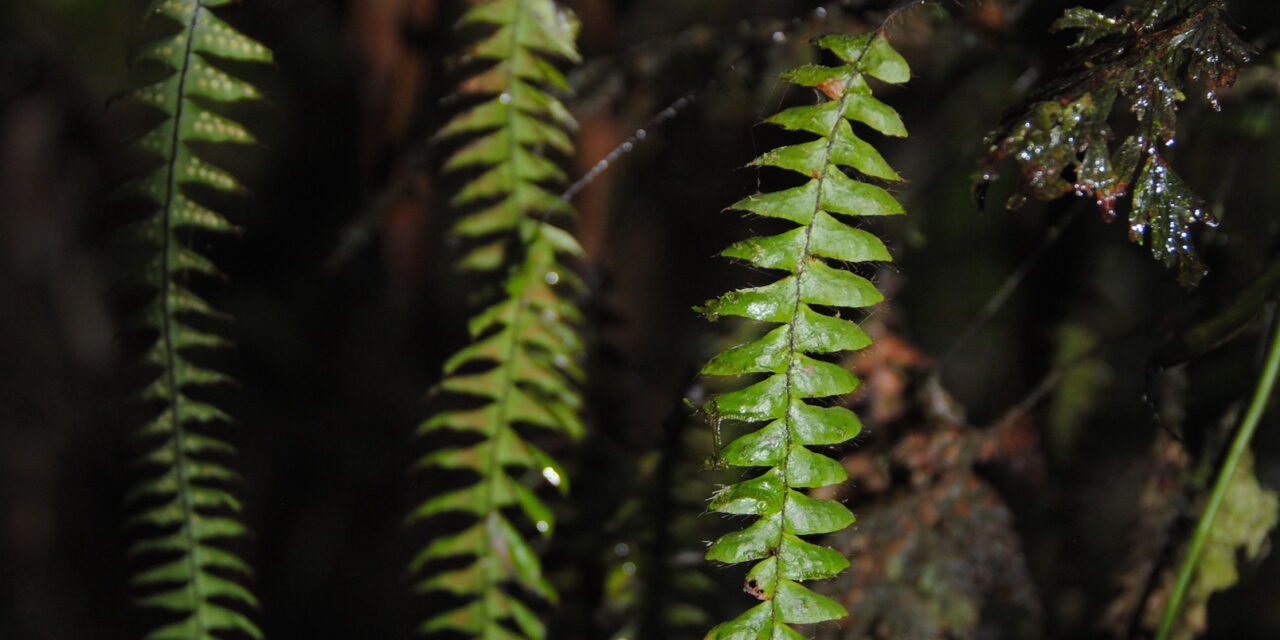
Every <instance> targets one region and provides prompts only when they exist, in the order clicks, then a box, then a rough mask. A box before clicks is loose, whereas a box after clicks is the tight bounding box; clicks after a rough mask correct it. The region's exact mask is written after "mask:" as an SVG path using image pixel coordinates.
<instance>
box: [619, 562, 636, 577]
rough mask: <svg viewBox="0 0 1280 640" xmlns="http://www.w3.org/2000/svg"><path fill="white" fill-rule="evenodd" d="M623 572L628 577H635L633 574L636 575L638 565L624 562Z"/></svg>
mask: <svg viewBox="0 0 1280 640" xmlns="http://www.w3.org/2000/svg"><path fill="white" fill-rule="evenodd" d="M622 572H623V573H625V574H627V575H633V574H635V572H636V563H634V562H624V563H622Z"/></svg>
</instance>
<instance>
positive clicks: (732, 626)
mask: <svg viewBox="0 0 1280 640" xmlns="http://www.w3.org/2000/svg"><path fill="white" fill-rule="evenodd" d="M818 45H819V46H820V47H822V48H823V49H826V50H828V51H830V52H831V53H833V54H834V55H835V56H836V57H837V58H839V59H840V60H841V61H842V62H844V64H842V65H839V66H834V67H828V66H819V65H806V66H802V67H799V68H796V69H793V70H791V71H788V72H787V73H785V74H784V75H783V77H784V78H785V79H786V80H788V81H790V82H791V83H793V84H796V85H799V86H802V87H813V88H816V89H817V91H818V93H820V94H821V95H823V96H825V97H826V98H827V99H826V100H823V101H822V102H820V103H818V104H815V105H810V106H800V107H794V108H790V109H786V110H784V111H782V112H781V113H778V114H777V115H775V116H773V117H771V118H769V119H767V120H766V121H765V122H768V123H770V124H774V125H777V126H780V127H783V128H785V129H789V130H793V131H798V132H805V133H810V134H814V135H816V136H818V137H817V138H816V139H814V140H811V141H809V142H804V143H801V144H795V145H790V146H784V147H780V148H778V149H774V150H772V151H769V152H767V153H765V154H763V155H761V156H760V157H758V158H756V159H755V160H754V161H753V162H752V164H753V165H756V166H769V167H777V168H780V169H785V170H788V171H794V172H796V173H799V174H800V175H801V176H803V177H804V178H806V179H807V182H805V183H804V184H803V185H801V186H798V187H794V188H790V189H785V190H782V191H776V192H772V193H762V194H757V195H753V196H750V197H747V198H745V199H743V200H741V201H739V202H738V203H737V204H735V205H733V207H731V208H732V209H736V210H741V211H747V212H751V213H754V214H757V215H760V216H765V217H769V218H780V219H782V220H787V221H790V222H793V223H795V224H797V225H798V226H796V227H794V228H792V229H790V230H789V231H786V232H784V233H780V234H778V235H774V236H769V237H757V238H751V239H749V240H744V241H742V242H738V243H736V244H733V245H731V246H730V247H728V248H727V249H725V250H724V251H723V252H722V254H721V255H724V256H727V257H730V258H737V259H740V260H745V261H747V262H750V263H751V264H753V265H755V266H756V267H760V268H762V269H771V270H779V271H782V272H785V273H786V274H787V275H785V276H784V277H782V278H781V279H779V280H777V281H776V282H774V283H773V284H769V285H765V286H762V287H754V288H749V289H741V290H737V291H731V292H729V293H726V294H724V295H723V296H720V297H719V298H717V299H714V300H711V301H709V302H708V303H707V304H706V305H705V306H704V307H703V308H702V309H701V311H702V312H703V313H704V314H705V315H706V317H707V318H708V319H710V320H715V319H717V318H719V317H721V316H741V317H745V318H750V319H752V320H757V321H759V322H766V323H777V324H778V325H779V326H777V327H774V328H773V329H771V330H769V331H768V332H767V333H765V334H764V336H763V337H761V338H759V339H756V340H752V341H750V342H747V343H745V344H741V345H738V346H736V347H732V348H730V349H728V350H726V351H724V352H722V353H720V354H719V355H717V356H715V357H714V358H712V359H711V361H710V362H708V363H707V365H706V366H705V367H703V369H702V373H703V374H704V375H713V376H738V375H753V376H756V375H763V376H764V377H763V378H762V379H760V380H759V381H757V382H755V383H753V384H750V385H748V386H746V387H744V388H742V389H739V390H737V391H732V392H728V393H724V394H721V395H718V396H716V397H715V398H713V399H711V400H710V401H708V402H707V403H706V404H705V405H704V406H703V410H704V411H705V412H706V413H707V414H708V415H709V416H710V417H711V419H713V420H735V421H742V422H749V423H758V422H767V424H765V425H764V426H763V427H761V428H759V429H758V430H756V431H753V432H751V433H747V434H746V435H743V436H741V437H739V438H737V439H736V440H734V441H732V442H730V443H729V444H728V445H726V446H725V447H724V449H723V451H722V452H721V459H722V461H723V462H724V463H726V464H728V465H733V466H739V467H764V468H765V471H764V472H763V473H760V474H759V475H757V476H755V477H753V478H751V479H749V480H745V481H742V482H739V483H737V484H733V485H730V486H727V487H724V488H722V489H720V490H719V491H717V492H716V493H715V495H714V496H713V497H712V499H711V503H710V508H711V509H712V510H714V511H718V512H721V513H728V514H745V515H752V516H756V519H755V521H754V522H752V523H751V524H750V525H749V526H747V527H746V528H745V529H743V530H740V531H734V532H731V533H728V534H726V535H724V536H722V537H721V538H720V539H719V540H717V541H716V542H715V543H714V544H712V545H711V547H710V549H708V550H707V553H706V557H707V559H708V560H713V561H718V562H724V563H739V562H747V561H756V564H755V565H754V566H753V567H752V568H751V570H750V571H748V572H747V576H746V582H745V587H744V588H745V590H746V591H747V592H748V593H750V594H751V595H753V596H755V597H756V598H758V599H760V600H762V601H763V602H761V603H760V604H758V605H756V606H755V607H752V608H751V609H749V610H748V611H746V612H745V613H743V614H742V615H740V616H738V617H737V618H735V619H733V620H731V621H729V622H725V623H723V624H720V625H718V626H716V627H715V628H713V629H712V630H711V631H710V632H709V633H708V634H707V636H706V637H707V639H708V640H713V639H714V640H731V639H732V640H748V639H750V640H761V639H771V640H779V639H782V638H801V637H802V636H800V634H798V633H797V632H796V631H795V630H793V629H792V628H791V627H790V626H788V625H790V624H804V623H815V622H822V621H826V620H834V619H838V618H841V617H844V615H845V610H844V608H843V607H841V606H840V605H839V604H838V603H836V602H835V601H833V600H830V599H829V598H826V597H825V596H821V595H818V594H817V593H814V592H813V591H810V590H809V589H808V588H806V587H804V586H802V585H801V584H799V582H798V581H800V580H815V579H821V578H830V577H832V576H834V575H836V574H838V573H840V572H841V571H843V570H844V569H845V568H846V567H847V566H848V565H849V562H848V560H846V559H845V558H844V556H842V555H841V554H840V553H838V552H836V551H834V550H832V549H830V548H827V547H824V546H820V545H817V544H813V543H811V542H808V541H806V540H804V539H803V538H801V536H805V535H811V534H823V533H830V532H833V531H838V530H841V529H843V528H845V527H847V526H849V525H850V524H852V523H853V520H854V518H853V514H851V513H850V512H849V510H848V509H846V508H845V507H844V506H843V505H841V504H839V503H837V502H835V501H832V500H825V499H822V500H820V499H814V498H810V497H808V496H805V495H804V494H803V493H801V492H799V491H797V490H796V489H800V488H804V487H821V486H826V485H831V484H836V483H839V482H843V481H844V480H845V479H846V478H847V475H846V473H845V471H844V468H843V467H842V466H841V465H840V463H839V462H837V461H835V460H832V459H830V458H828V457H826V456H824V455H821V454H819V453H816V452H814V451H812V450H810V449H809V446H813V445H833V444H839V443H842V442H846V441H848V440H850V439H852V438H853V437H855V436H856V435H857V434H858V432H859V430H860V428H861V424H860V422H859V421H858V418H857V416H855V415H854V414H853V412H851V411H849V410H848V409H845V408H843V407H840V406H829V405H830V402H823V401H822V399H825V398H833V397H838V396H841V395H844V394H846V393H849V392H851V391H853V390H854V388H855V387H856V386H857V383H858V381H857V379H856V378H854V376H853V374H851V373H849V372H848V371H846V370H845V369H844V368H842V367H840V366H837V365H836V364H832V363H831V362H828V361H827V359H824V356H828V355H829V354H836V353H839V352H841V351H847V350H855V349H861V348H863V347H865V346H867V345H868V344H870V338H869V337H868V336H867V335H866V333H864V332H863V331H862V329H860V328H859V327H858V325H857V324H856V323H854V322H853V321H851V320H848V319H845V318H842V317H840V315H839V313H838V312H835V311H833V310H832V309H831V308H833V307H836V308H839V307H848V308H855V307H867V306H870V305H873V304H875V303H877V302H879V301H880V300H881V299H882V296H881V294H880V293H879V291H877V290H876V288H875V287H874V286H873V285H872V284H871V283H870V282H869V281H867V280H866V279H865V278H862V277H861V276H858V275H855V274H854V273H851V272H849V271H846V270H844V269H840V268H837V265H838V264H840V263H856V262H867V261H887V260H889V259H890V257H889V253H888V251H887V250H886V249H885V246H884V244H883V243H882V242H881V241H880V240H879V239H877V238H876V237H875V236H874V235H872V234H870V233H868V232H866V231H863V230H860V229H855V228H852V227H851V226H850V225H849V223H848V221H846V220H842V219H840V218H837V217H836V216H837V215H839V216H854V217H856V216H882V215H894V214H900V213H903V209H902V207H901V205H899V204H898V202H897V201H896V200H895V199H894V198H893V196H891V195H889V193H888V192H886V191H885V190H884V189H882V188H880V187H878V186H876V185H874V184H871V183H869V182H864V181H861V180H858V179H855V178H853V177H850V176H849V175H848V174H846V173H845V170H846V168H848V169H853V170H854V171H856V172H858V173H860V174H863V175H865V176H869V177H871V178H876V179H879V180H885V181H897V180H900V178H899V177H898V174H897V173H895V172H894V171H893V169H891V168H890V167H889V165H888V164H887V163H886V162H885V161H884V159H883V158H882V157H881V156H880V154H879V153H878V152H877V151H876V150H875V149H874V148H873V147H872V146H871V145H870V144H868V143H867V142H864V141H863V140H862V139H860V138H859V137H858V136H857V135H856V134H855V133H854V131H853V127H852V125H851V122H852V121H857V122H861V123H863V124H865V125H867V126H869V127H871V128H872V129H875V130H877V131H879V132H880V133H883V134H886V135H891V136H905V135H906V130H905V129H904V128H903V126H902V122H901V120H900V119H899V118H898V115H897V114H896V113H895V112H894V111H893V109H891V108H890V107H888V106H886V105H885V104H884V103H882V102H880V101H879V100H877V99H875V98H873V97H872V96H871V90H870V88H869V87H868V85H867V81H866V77H865V76H871V77H873V78H877V79H879V80H882V81H885V82H890V83H901V82H906V81H907V79H908V78H909V75H910V72H909V69H908V68H907V64H906V62H905V61H904V60H903V59H902V57H901V56H900V55H898V53H897V52H895V51H894V50H893V49H892V48H891V47H890V46H889V44H888V43H887V42H886V41H885V39H884V37H883V35H882V34H879V33H877V34H868V35H862V36H857V37H855V36H846V35H829V36H825V37H823V38H821V39H819V40H818ZM807 400H812V402H810V401H807Z"/></svg>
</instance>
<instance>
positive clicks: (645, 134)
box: [636, 129, 649, 140]
mask: <svg viewBox="0 0 1280 640" xmlns="http://www.w3.org/2000/svg"><path fill="white" fill-rule="evenodd" d="M647 137H649V132H648V131H645V130H644V129H636V140H644V139H645V138H647Z"/></svg>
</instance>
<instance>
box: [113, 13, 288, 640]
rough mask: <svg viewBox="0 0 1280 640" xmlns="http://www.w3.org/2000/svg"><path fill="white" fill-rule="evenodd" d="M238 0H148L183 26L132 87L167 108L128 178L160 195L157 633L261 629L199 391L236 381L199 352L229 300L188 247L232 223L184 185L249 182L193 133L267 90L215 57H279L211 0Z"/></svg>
mask: <svg viewBox="0 0 1280 640" xmlns="http://www.w3.org/2000/svg"><path fill="white" fill-rule="evenodd" d="M228 1H229V0H161V1H159V2H155V3H154V4H152V5H151V7H150V9H149V12H148V15H152V14H154V15H158V16H163V17H164V18H166V19H168V20H171V21H172V22H173V23H176V24H175V27H176V30H174V31H172V32H170V33H168V34H167V35H165V36H162V37H161V38H160V39H158V40H156V41H154V42H151V43H149V44H147V45H146V46H144V47H143V48H142V49H141V50H139V51H138V53H137V54H136V56H135V60H137V61H139V62H142V61H147V62H150V63H155V64H158V65H160V66H162V67H164V68H165V69H166V72H165V75H164V78H163V79H161V80H159V81H158V82H155V83H153V84H149V85H146V86H143V87H140V88H138V89H135V90H133V91H131V92H130V93H129V94H128V96H127V97H128V99H129V100H130V101H131V102H135V103H139V104H142V105H146V106H147V107H151V108H154V109H158V110H159V111H160V112H161V113H162V114H163V115H164V119H163V120H162V121H161V122H160V123H159V124H158V125H156V126H155V127H154V128H152V129H151V130H149V131H148V132H147V133H145V134H143V135H142V136H140V137H139V138H138V139H136V140H135V141H134V142H133V143H132V144H131V145H130V149H131V150H132V151H134V152H136V153H139V154H141V155H143V156H146V157H149V158H154V159H156V160H158V161H159V162H158V163H157V165H156V166H155V168H154V169H152V170H151V171H150V172H149V173H148V174H146V175H145V176H144V177H142V178H141V179H139V180H137V181H135V182H133V183H131V184H130V185H128V186H127V187H126V188H125V193H126V195H129V196H133V197H136V198H140V199H141V200H143V201H146V202H147V203H148V205H149V206H150V207H152V208H150V209H149V210H150V213H149V215H147V217H145V218H143V219H141V220H139V221H137V222H134V223H132V224H131V225H130V226H129V227H128V228H127V229H126V230H125V235H126V236H128V237H129V238H130V239H131V240H133V241H134V242H136V243H138V244H141V245H142V246H143V247H146V248H147V249H148V250H149V251H148V253H149V254H150V258H149V259H148V261H147V262H146V263H145V265H144V266H143V267H142V268H141V269H140V270H139V271H138V274H137V276H136V284H138V285H141V286H143V287H145V288H147V289H148V290H151V291H153V294H152V295H151V296H150V298H149V301H148V302H147V303H146V305H145V306H144V307H143V308H142V310H141V312H140V313H139V315H138V318H137V324H138V325H140V327H141V328H142V329H144V330H146V331H148V332H154V334H155V336H154V341H153V342H151V343H150V345H149V346H148V347H147V349H146V351H145V354H144V356H143V359H144V362H145V364H146V365H147V367H148V368H150V369H154V370H156V371H157V374H156V377H155V379H154V380H153V381H152V382H151V383H150V384H149V385H148V386H147V387H146V388H145V389H144V390H143V392H142V399H143V401H144V402H145V403H146V404H147V405H148V406H153V407H154V408H155V409H156V410H158V412H159V413H158V414H157V415H156V416H155V417H154V418H153V419H152V420H151V421H149V422H147V423H146V424H145V425H143V426H142V428H141V429H140V430H139V431H138V433H137V435H138V438H139V439H140V440H141V442H142V443H143V446H144V447H145V449H144V452H143V453H142V454H141V456H140V458H139V460H138V465H139V466H140V467H141V468H143V469H145V472H146V473H147V474H148V475H147V476H146V477H145V478H144V479H142V480H141V481H139V482H138V483H137V484H136V485H135V486H134V487H133V488H132V490H131V491H130V493H129V495H128V496H127V498H126V500H127V502H128V503H129V504H130V505H131V506H132V507H133V508H134V510H135V511H136V513H135V515H134V516H133V517H132V518H131V519H130V521H129V524H130V526H131V527H132V528H134V529H136V530H137V531H138V532H139V534H138V537H139V539H138V541H137V542H135V543H134V544H133V546H132V547H130V549H129V554H130V556H131V557H134V558H138V559H139V560H140V561H142V562H144V563H145V564H146V565H147V566H146V568H144V569H143V570H141V571H140V572H138V573H137V574H135V575H134V576H133V584H134V585H135V586H136V587H137V588H138V589H139V590H140V591H141V592H142V593H143V595H142V596H141V597H139V599H138V603H139V605H140V606H142V607H144V608H149V609H160V610H165V611H168V612H171V613H173V614H175V616H176V617H175V618H173V619H172V621H170V622H168V623H166V624H163V626H160V627H158V628H156V629H154V630H152V631H151V632H150V633H149V634H148V635H147V636H146V637H147V638H151V639H155V640H165V639H172V640H212V639H214V638H217V637H233V636H234V635H238V634H248V635H249V636H252V637H255V638H260V637H262V633H261V632H260V631H259V629H258V627H257V626H256V625H255V624H254V623H253V622H252V621H251V620H249V618H248V617H246V616H245V614H244V613H243V611H242V610H243V609H244V608H246V607H256V606H257V600H256V599H255V598H254V596H253V595H252V594H251V593H250V592H249V591H248V589H246V588H245V587H244V586H242V585H241V584H239V583H238V582H237V581H236V576H237V575H241V576H244V575H247V574H248V573H249V567H248V565H246V564H245V562H244V561H243V560H241V559H240V558H239V557H238V556H236V555H235V554H234V553H232V552H230V551H228V550H227V549H224V548H222V547H220V546H219V543H225V542H227V541H229V540H232V539H235V538H240V537H243V536H244V535H245V533H246V530H245V528H244V526H243V525H242V524H241V523H240V522H239V520H238V518H237V514H238V512H239V511H240V503H239V501H238V500H237V499H236V498H235V497H234V496H233V495H232V494H231V493H230V491H229V488H228V485H229V484H230V483H232V482H233V481H234V479H235V474H234V473H233V472H232V471H230V470H229V469H227V468H226V467H225V466H224V465H223V464H222V463H221V462H220V461H221V460H223V459H225V457H226V456H227V455H229V454H232V453H234V449H233V448H232V447H231V445H229V444H227V443H226V442H224V441H223V440H222V439H221V438H219V437H218V436H217V435H216V434H215V433H213V432H211V429H212V430H214V431H216V429H217V425H219V424H222V425H226V424H228V423H230V417H229V416H228V415H227V414H226V413H225V412H224V411H223V410H222V409H220V408H219V407H217V406H215V405H214V404H212V403H210V402H209V401H208V400H207V399H203V398H201V397H200V395H201V394H200V391H199V390H200V389H206V388H210V387H216V386H222V385H227V384H229V383H231V382H232V381H231V378H230V377H229V376H227V375H226V374H224V373H222V372H220V371H217V370H214V369H211V368H208V367H206V366H202V365H200V364H197V363H196V362H195V361H193V360H192V354H193V353H198V352H199V351H201V350H209V349H224V348H227V347H229V346H230V343H229V341H228V340H227V339H226V338H224V337H222V336H220V335H218V334H216V333H213V332H211V331H210V330H209V329H208V324H209V320H211V319H216V318H218V317H219V316H220V314H219V313H218V312H216V311H215V310H214V309H213V308H212V307H211V306H210V305H209V304H208V303H207V302H205V301H204V300H202V299H201V298H200V297H198V296H197V295H196V294H195V293H194V292H193V291H192V290H191V289H190V288H189V285H188V280H189V279H190V276H191V275H193V274H199V275H202V276H212V277H219V276H220V274H219V271H218V269H217V268H216V267H215V266H214V264H213V263H212V262H211V261H210V260H209V259H208V258H206V257H204V256H202V255H200V254H199V253H197V252H196V251H195V250H193V249H192V248H191V246H190V242H191V237H192V235H193V233H227V232H230V231H233V230H235V227H234V226H233V225H232V224H231V223H230V222H228V221H227V220H226V219H225V218H224V217H222V216H221V215H220V214H218V213H215V212H214V211H212V210H210V209H208V208H206V207H204V206H202V205H201V204H199V203H197V202H196V200H195V199H193V197H192V194H190V193H189V192H188V191H187V188H188V186H189V185H198V186H200V187H204V188H209V189H216V190H221V191H234V190H237V189H239V184H238V183H237V182H236V180H235V179H234V178H233V177H231V175H230V174H228V173H227V172H225V171H223V170H222V169H219V168H217V167H215V166H213V165H211V164H209V163H207V162H205V161H204V160H202V159H201V158H200V157H199V156H198V155H197V153H196V150H195V149H194V148H193V147H192V143H239V144H245V143H250V142H252V141H253V137H252V136H251V135H250V134H249V133H248V131H246V130H245V128H244V127H243V126H241V125H240V124H238V123H236V122H233V121H232V120H230V119H228V118H226V117H223V116H220V115H218V114H216V113H214V112H212V111H210V110H208V109H207V108H206V107H205V106H204V105H208V104H210V103H218V102H223V103H226V102H233V101H238V100H247V99H255V98H258V97H259V93H258V91H257V90H256V89H255V88H254V87H253V86H251V85H249V84H248V83H246V82H243V81H241V80H238V79H236V78H234V77H232V76H230V75H228V74H227V73H225V72H223V71H221V70H219V69H218V68H217V67H215V66H214V64H215V63H216V61H217V60H218V59H233V60H243V61H254V62H270V61H271V59H272V56H271V52H270V51H269V50H268V49H267V48H266V47H264V46H263V45H262V44H260V43H258V42H255V41H254V40H252V39H250V38H248V37H246V36H245V35H243V34H241V33H240V32H238V31H236V30H235V29H234V28H232V27H231V26H230V25H228V24H227V23H226V22H224V21H223V20H221V19H219V18H218V17H217V16H216V15H214V14H213V12H212V11H210V9H211V8H212V7H216V6H219V5H223V4H227V3H228ZM193 391H195V393H194V395H193V393H192V392H193Z"/></svg>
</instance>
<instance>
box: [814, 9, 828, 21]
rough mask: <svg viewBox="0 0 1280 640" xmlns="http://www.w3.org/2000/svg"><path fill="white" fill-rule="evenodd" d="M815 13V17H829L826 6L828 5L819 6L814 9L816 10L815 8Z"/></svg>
mask: <svg viewBox="0 0 1280 640" xmlns="http://www.w3.org/2000/svg"><path fill="white" fill-rule="evenodd" d="M813 15H814V17H816V18H818V19H822V18H825V17H827V8H826V7H818V8H817V9H814V10H813Z"/></svg>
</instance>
